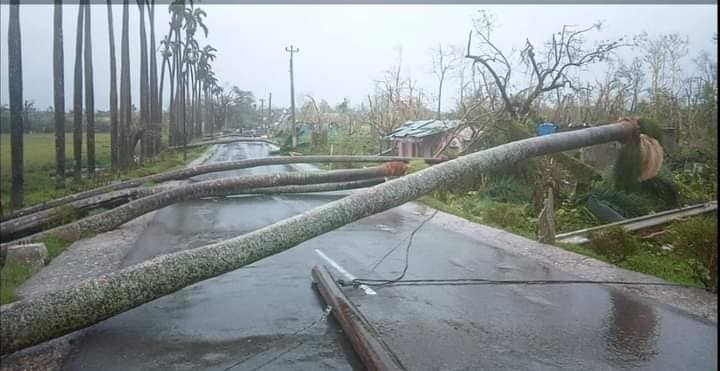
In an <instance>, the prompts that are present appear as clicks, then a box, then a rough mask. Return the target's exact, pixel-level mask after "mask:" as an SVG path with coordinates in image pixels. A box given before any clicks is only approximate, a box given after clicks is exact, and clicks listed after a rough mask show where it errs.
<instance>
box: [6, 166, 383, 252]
mask: <svg viewBox="0 0 720 371" xmlns="http://www.w3.org/2000/svg"><path fill="white" fill-rule="evenodd" d="M384 181H385V178H373V179H367V180H356V181H349V182H336V183H320V184H307V185H291V186H277V187H265V188H254V189H247V190H244V191H241V192H238V193H236V194H285V193H317V192H331V191H340V190H347V189H357V188H365V187H371V186H374V185H377V184H380V183H382V182H384ZM168 189H170V187H166V186H162V187H153V188H132V189H125V190H120V191H115V192H111V193H106V194H104V195H100V196H96V197H91V198H86V199H84V200H80V201H75V202H73V203H70V204H68V205H64V206H58V207H56V208H52V209H47V210H43V211H40V212H38V213H35V214H31V215H27V216H24V217H20V218H16V219H12V220H9V221H7V222H3V223H0V230H2V236H1V238H2V242H8V241H13V240H16V239H19V238H23V237H26V236H28V235H30V234H32V233H36V232H40V231H42V230H45V229H49V228H52V227H54V226H57V225H58V224H66V223H70V222H73V221H75V220H77V219H79V218H80V217H83V216H85V215H87V213H88V212H89V211H90V210H92V209H97V208H113V207H117V206H120V205H123V204H126V203H128V202H130V201H132V200H135V199H138V198H141V197H146V196H149V195H152V194H155V193H159V192H163V191H166V190H168ZM63 222H64V223H63Z"/></svg>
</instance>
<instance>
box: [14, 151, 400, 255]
mask: <svg viewBox="0 0 720 371" xmlns="http://www.w3.org/2000/svg"><path fill="white" fill-rule="evenodd" d="M406 169H407V166H406V165H405V164H404V163H402V162H389V163H387V164H385V165H382V166H375V167H370V168H365V169H352V170H335V171H308V172H293V173H280V174H268V175H245V176H238V177H231V178H221V179H213V180H207V181H204V182H198V183H192V184H186V185H181V186H178V187H175V188H170V189H168V190H165V191H163V192H159V193H155V194H151V195H149V196H147V197H143V198H141V199H138V200H135V201H132V202H129V203H127V204H125V205H122V206H120V207H117V208H115V209H112V210H108V211H106V212H103V213H100V214H97V215H93V216H90V217H87V218H84V219H80V220H78V221H76V222H73V223H70V224H66V225H63V226H59V227H55V228H53V229H49V230H47V231H44V232H39V233H36V234H33V235H31V236H28V237H25V238H23V239H22V241H24V242H35V241H41V240H43V239H45V238H47V237H59V238H62V239H64V240H66V241H69V242H72V241H77V240H79V239H81V238H82V237H83V236H85V235H87V234H90V233H93V234H94V233H102V232H107V231H110V230H112V229H115V228H117V227H119V226H121V225H123V224H125V223H127V222H128V221H130V220H132V219H135V218H137V217H138V216H140V215H143V214H146V213H149V212H151V211H153V210H158V209H161V208H163V207H166V206H169V205H172V204H174V203H177V202H182V201H188V200H197V199H200V198H205V197H216V196H227V195H231V194H237V193H239V192H245V191H246V190H248V189H257V188H266V187H277V186H289V185H307V184H318V183H329V182H347V181H354V180H366V179H375V178H378V177H395V176H400V175H403V174H405V170H406ZM10 244H12V242H10V243H6V244H3V246H2V248H6V246H9V245H10Z"/></svg>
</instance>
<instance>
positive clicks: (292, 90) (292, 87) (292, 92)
mask: <svg viewBox="0 0 720 371" xmlns="http://www.w3.org/2000/svg"><path fill="white" fill-rule="evenodd" d="M285 51H286V52H288V53H290V119H291V120H292V128H291V130H292V148H295V146H296V145H297V133H296V131H295V81H294V78H293V54H295V53H297V52H299V51H300V48H294V47H293V46H292V45H290V46H287V47H285Z"/></svg>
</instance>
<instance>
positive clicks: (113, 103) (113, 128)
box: [107, 0, 120, 169]
mask: <svg viewBox="0 0 720 371" xmlns="http://www.w3.org/2000/svg"><path fill="white" fill-rule="evenodd" d="M107 12H108V37H109V39H110V40H109V42H110V157H111V162H112V167H113V169H117V168H118V165H119V155H120V150H119V138H118V96H117V94H118V93H117V64H116V62H115V32H114V27H113V15H112V0H107Z"/></svg>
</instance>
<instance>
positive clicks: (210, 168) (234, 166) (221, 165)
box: [2, 156, 442, 221]
mask: <svg viewBox="0 0 720 371" xmlns="http://www.w3.org/2000/svg"><path fill="white" fill-rule="evenodd" d="M412 160H422V161H425V162H426V163H433V164H434V163H438V162H441V161H442V160H439V159H433V158H415V157H390V156H277V157H263V158H251V159H246V160H238V161H227V162H218V163H213V164H208V165H200V166H192V167H187V168H182V169H177V170H170V171H166V172H162V173H159V174H154V175H148V176H144V177H142V178H137V179H132V180H127V181H124V182H119V183H115V184H110V185H107V186H104V187H99V188H95V189H91V190H89V191H85V192H80V193H75V194H72V195H68V196H65V197H61V198H58V199H55V200H51V201H48V202H45V203H42V204H39V205H35V206H31V207H28V208H24V209H21V210H18V211H16V212H14V213H13V214H11V215H9V216H6V217H4V218H3V219H2V220H3V221H6V220H11V219H15V218H19V217H22V216H25V215H30V214H33V213H37V212H39V211H42V210H47V209H50V208H53V207H58V206H61V205H65V204H68V203H71V202H75V201H78V200H82V199H85V198H89V197H95V196H98V195H101V194H103V193H107V192H112V191H119V190H122V189H128V188H133V187H139V186H141V185H143V184H147V183H160V182H165V181H168V180H180V179H187V178H191V177H194V176H198V175H202V174H207V173H214V172H219V171H227V170H238V169H247V168H252V167H258V166H268V165H286V164H301V163H338V162H344V163H354V162H355V163H360V162H370V163H373V162H375V163H377V162H392V161H402V162H408V161H412Z"/></svg>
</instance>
